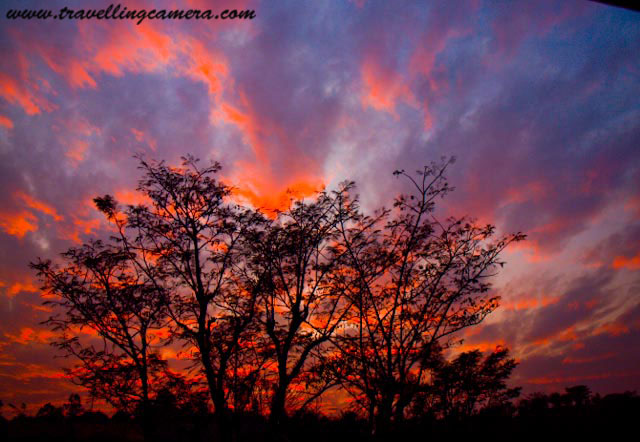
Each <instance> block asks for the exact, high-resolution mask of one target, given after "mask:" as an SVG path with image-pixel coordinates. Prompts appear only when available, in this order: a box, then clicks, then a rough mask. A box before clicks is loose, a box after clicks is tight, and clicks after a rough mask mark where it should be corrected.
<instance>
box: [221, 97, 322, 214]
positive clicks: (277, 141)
mask: <svg viewBox="0 0 640 442" xmlns="http://www.w3.org/2000/svg"><path fill="white" fill-rule="evenodd" d="M239 95H240V105H241V106H242V109H240V108H238V107H237V106H234V105H232V104H230V103H227V102H223V103H221V106H220V108H221V112H218V113H217V114H216V115H215V116H217V117H219V118H220V119H221V120H222V121H224V122H226V123H229V124H232V125H235V126H236V127H238V128H239V129H240V130H241V131H242V134H243V135H244V137H245V142H246V143H247V144H248V145H249V146H250V147H251V149H252V151H253V154H254V157H255V161H253V162H248V161H237V162H236V163H235V165H234V166H235V168H234V171H235V172H234V174H233V175H232V176H230V177H226V178H227V181H230V182H231V183H233V185H234V186H235V189H234V196H235V197H236V198H238V199H239V200H242V201H243V202H248V203H250V204H251V205H253V206H254V207H256V208H261V209H263V210H265V211H266V212H272V213H273V212H274V211H277V210H286V209H287V208H288V207H289V206H290V204H291V201H292V200H298V199H303V198H306V197H309V196H313V195H314V194H316V193H317V192H318V191H320V190H322V189H323V188H324V180H323V178H322V177H320V176H318V175H314V174H313V173H311V172H310V171H312V170H314V169H316V168H317V164H316V162H315V161H314V160H313V159H311V158H309V157H308V156H307V155H305V154H304V153H303V152H302V151H299V150H298V149H297V148H296V147H295V146H292V145H291V141H290V140H289V137H288V136H287V133H286V131H285V130H284V129H283V128H282V127H280V126H279V125H278V124H276V123H274V122H272V121H270V120H269V119H268V118H267V117H266V116H258V115H257V113H256V112H254V110H253V108H252V106H251V104H250V103H249V100H247V98H246V96H245V95H244V94H242V93H240V94H239ZM278 162H285V164H288V165H289V167H288V170H287V172H286V173H282V174H278V173H276V172H274V171H273V167H272V165H273V164H274V163H278Z"/></svg>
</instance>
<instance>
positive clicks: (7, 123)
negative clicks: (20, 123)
mask: <svg viewBox="0 0 640 442" xmlns="http://www.w3.org/2000/svg"><path fill="white" fill-rule="evenodd" d="M0 126H4V127H6V128H7V129H13V121H11V120H10V119H9V118H8V117H5V116H4V115H0Z"/></svg>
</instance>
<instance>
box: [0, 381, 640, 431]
mask: <svg viewBox="0 0 640 442" xmlns="http://www.w3.org/2000/svg"><path fill="white" fill-rule="evenodd" d="M13 412H14V414H15V413H17V415H16V416H15V417H13V418H12V419H11V420H7V419H5V418H0V427H1V429H2V430H1V431H2V433H0V436H1V437H3V440H7V441H31V440H33V441H36V440H37V441H50V442H55V441H70V442H73V441H78V442H80V441H98V442H100V441H114V440H117V441H120V442H127V441H137V440H141V438H142V437H143V425H142V421H141V418H140V414H139V413H134V414H132V415H130V414H128V413H124V412H117V413H115V414H114V415H113V416H111V417H108V416H107V415H106V414H104V413H101V412H95V411H86V410H84V408H83V407H82V404H81V403H80V400H79V397H78V396H77V395H71V397H70V399H69V401H68V402H67V403H66V404H64V405H63V406H61V407H56V406H53V405H51V404H46V405H44V406H43V407H41V408H40V410H38V411H37V413H35V415H31V416H30V415H27V414H26V412H25V411H24V410H22V409H21V408H20V407H15V409H14V410H13ZM147 413H149V415H150V417H151V422H152V427H151V430H150V432H149V433H148V434H147V437H149V438H151V440H154V441H159V442H160V441H176V442H180V441H185V442H186V441H204V440H206V441H216V440H220V439H219V431H218V429H217V425H218V424H217V420H216V419H215V417H214V416H213V415H212V414H210V413H209V412H208V411H206V410H204V409H198V405H197V404H185V403H184V402H183V403H181V402H180V401H178V400H177V398H175V397H173V395H172V394H171V393H169V392H165V393H164V394H163V395H161V397H159V398H158V399H156V400H154V401H152V402H151V406H150V407H149V408H148V410H147ZM639 413H640V396H638V394H636V393H635V392H625V393H619V394H608V395H605V396H600V395H598V394H596V395H593V394H591V392H590V391H589V389H588V388H587V387H585V386H583V385H580V386H575V387H570V388H567V389H566V390H565V392H563V393H552V394H543V393H535V394H531V395H528V396H527V397H525V398H523V399H521V400H519V401H517V402H515V403H514V402H512V401H503V402H501V403H499V404H497V403H494V404H487V405H486V406H484V407H483V408H479V409H477V410H476V411H475V412H473V413H472V414H470V415H466V414H456V415H449V416H444V415H440V417H437V416H436V413H430V412H425V413H423V414H422V415H415V416H413V417H411V418H409V419H406V420H403V421H402V423H401V424H399V425H398V426H395V427H394V428H393V436H392V437H391V436H389V437H385V438H380V437H377V438H376V437H375V436H372V435H371V434H370V432H369V431H368V425H367V420H366V418H365V417H364V416H362V417H360V416H358V415H357V414H356V413H353V412H345V413H343V414H342V415H341V416H339V417H333V418H328V417H325V416H322V415H319V414H315V413H312V412H310V411H305V412H303V413H298V414H294V415H292V416H288V417H286V418H285V421H284V424H285V425H284V426H283V428H284V431H283V434H281V437H282V438H283V439H284V440H291V441H297V440H301V441H308V442H315V441H318V442H320V441H326V440H331V441H334V442H341V441H350V442H357V441H373V440H399V439H398V438H406V439H404V440H425V441H426V440H447V441H451V440H467V439H469V438H470V437H474V436H475V437H479V435H482V437H483V438H486V439H488V440H505V441H506V440H536V439H537V440H540V439H542V440H544V439H548V440H549V439H550V440H556V439H558V438H560V437H563V438H568V439H569V440H576V439H575V438H583V439H585V440H594V438H595V437H606V438H613V439H612V440H615V438H616V436H619V435H624V434H625V432H627V436H629V435H631V433H628V432H629V431H635V430H634V428H635V425H636V422H635V419H637V416H638V415H639ZM230 420H231V426H232V432H231V433H232V439H233V440H237V441H268V440H270V437H271V435H270V433H269V431H270V430H269V429H270V426H269V423H268V422H267V418H266V417H265V416H263V415H259V414H254V413H231V416H230ZM400 440H403V439H400Z"/></svg>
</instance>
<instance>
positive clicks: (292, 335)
mask: <svg viewBox="0 0 640 442" xmlns="http://www.w3.org/2000/svg"><path fill="white" fill-rule="evenodd" d="M351 188H352V184H351V183H346V184H345V185H343V186H342V187H341V188H340V189H339V190H337V191H335V192H331V193H328V192H324V191H323V192H319V193H318V194H317V195H315V197H314V198H313V199H311V200H309V201H296V202H295V203H293V204H292V206H291V207H290V208H289V209H288V210H286V211H284V212H280V213H278V214H277V216H276V218H275V219H274V220H273V221H272V222H271V223H270V224H268V225H266V226H264V228H262V229H260V230H256V231H255V232H254V236H253V237H252V238H251V240H250V241H249V242H250V244H251V246H252V251H251V253H252V255H251V265H252V268H253V272H254V273H256V274H260V275H266V283H265V284H264V285H263V287H262V290H260V298H259V299H260V303H261V315H260V323H261V325H262V328H263V332H264V335H263V337H264V338H265V339H266V341H267V345H268V346H269V348H271V350H272V352H273V355H274V359H275V371H276V379H275V381H274V383H273V384H274V385H273V394H272V396H271V400H270V402H271V403H270V415H269V419H270V422H271V424H272V426H273V427H275V429H276V431H277V427H278V426H279V425H280V423H281V420H282V419H283V417H284V416H285V415H286V408H287V403H288V402H289V403H291V399H292V396H293V393H292V390H298V391H300V390H302V391H304V394H303V395H302V396H303V397H302V399H301V401H300V404H299V406H300V407H302V408H304V407H305V406H306V405H307V404H308V403H309V402H310V401H312V400H314V399H316V398H318V397H319V396H320V395H321V394H322V393H323V392H324V391H326V390H327V389H328V388H330V387H331V386H332V385H334V384H333V383H332V382H331V381H330V380H329V379H328V378H322V376H320V374H321V373H320V370H321V367H322V363H321V361H322V360H323V358H324V355H325V354H326V353H327V352H329V351H330V349H329V348H328V347H327V346H328V344H329V343H330V339H331V338H332V337H333V336H334V334H335V333H336V330H337V329H338V328H339V327H340V326H341V325H343V324H344V321H345V318H346V315H347V313H348V311H349V308H350V306H351V301H350V300H349V299H348V298H347V297H346V294H345V292H344V290H343V289H342V287H340V286H339V285H338V284H337V283H336V282H337V280H338V278H337V276H338V275H337V273H336V272H337V271H338V270H339V268H340V261H341V260H342V259H343V258H344V253H342V252H341V251H340V250H339V248H337V247H336V245H337V243H338V241H339V240H340V229H339V225H340V222H341V220H350V219H351V218H352V217H353V216H355V213H356V211H357V204H355V201H354V200H353V199H351V198H350V197H349V190H350V189H351ZM339 201H341V202H342V207H339V206H338V202H339ZM345 201H351V203H352V204H351V205H348V204H345ZM296 384H297V385H298V387H297V388H295V389H294V388H292V387H293V386H296Z"/></svg>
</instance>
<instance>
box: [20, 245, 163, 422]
mask: <svg viewBox="0 0 640 442" xmlns="http://www.w3.org/2000/svg"><path fill="white" fill-rule="evenodd" d="M62 258H63V259H62V260H63V262H64V263H65V265H64V266H62V267H61V266H59V265H56V264H54V263H52V261H50V260H46V261H43V260H38V261H37V262H35V263H32V264H31V266H32V268H34V269H36V270H37V272H38V276H39V278H40V279H41V281H42V283H43V290H44V291H45V292H46V293H47V294H48V297H49V299H48V300H47V301H46V302H45V304H49V305H53V306H54V307H55V308H56V311H57V313H56V314H54V315H53V316H51V317H50V318H49V319H48V320H47V321H45V323H46V324H48V325H49V326H51V327H52V328H53V329H54V330H58V331H60V332H61V334H60V335H59V337H58V338H57V339H56V340H55V341H54V345H56V346H57V347H58V348H60V349H62V350H63V351H64V352H65V354H66V355H67V356H74V357H75V358H76V359H77V360H78V361H79V364H78V365H76V367H75V369H73V370H70V374H71V376H72V379H73V380H74V381H75V382H77V383H78V384H80V385H82V386H84V387H87V388H88V389H89V391H90V394H91V395H92V396H93V397H95V398H100V399H105V400H107V401H108V402H109V403H111V404H112V405H113V406H115V407H117V408H120V409H127V408H130V407H132V406H134V404H135V403H136V402H140V403H141V405H142V410H143V420H144V422H145V428H146V427H147V425H146V413H145V411H146V410H147V408H148V406H149V401H150V389H151V386H150V382H151V379H150V378H151V375H152V373H153V372H156V371H157V369H158V368H159V364H158V360H159V358H158V357H157V355H155V354H154V353H153V346H154V345H157V344H158V343H159V341H160V340H159V339H158V338H157V337H156V336H154V334H153V332H154V331H157V330H159V329H161V328H162V327H163V325H164V322H163V320H162V316H161V315H160V312H161V311H162V309H163V304H164V303H163V301H162V293H161V292H159V291H158V290H157V289H156V287H154V286H153V285H152V284H151V281H150V280H149V279H148V278H147V277H146V276H145V275H144V274H143V273H141V272H139V271H137V269H136V268H135V267H133V266H132V265H131V264H132V259H133V257H132V255H131V253H130V252H129V251H127V250H126V249H124V248H123V247H121V246H120V245H119V244H111V243H110V244H106V243H104V242H103V241H100V240H93V241H90V242H89V243H87V244H84V245H82V246H81V247H74V248H70V249H69V250H68V251H67V252H65V253H63V254H62ZM80 331H84V332H87V333H89V334H94V335H95V338H96V339H94V340H92V341H90V342H85V341H81V340H80V339H79V337H78V336H77V334H78V332H80Z"/></svg>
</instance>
